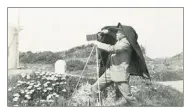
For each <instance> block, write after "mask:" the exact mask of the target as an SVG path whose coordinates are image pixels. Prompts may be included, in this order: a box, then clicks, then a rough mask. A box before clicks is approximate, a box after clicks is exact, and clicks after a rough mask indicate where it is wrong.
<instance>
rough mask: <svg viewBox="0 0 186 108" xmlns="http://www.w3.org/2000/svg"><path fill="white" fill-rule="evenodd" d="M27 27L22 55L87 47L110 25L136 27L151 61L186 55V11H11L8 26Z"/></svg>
mask: <svg viewBox="0 0 186 108" xmlns="http://www.w3.org/2000/svg"><path fill="white" fill-rule="evenodd" d="M18 16H19V19H20V20H19V25H20V26H23V30H22V31H21V32H20V34H19V51H21V52H26V51H32V52H39V51H53V52H56V51H63V50H67V49H69V48H72V47H75V46H78V45H83V44H87V43H88V42H87V41H86V35H87V34H93V33H97V32H99V31H100V29H101V28H102V27H104V26H107V25H117V23H118V22H121V23H122V24H123V25H129V26H132V27H133V28H134V29H135V30H136V32H137V34H138V37H139V38H138V42H139V44H140V45H143V46H144V47H145V48H146V55H147V56H149V57H151V58H164V57H171V56H174V55H176V54H178V53H181V52H183V9H182V8H20V9H18V8H9V9H8V24H11V25H15V26H17V25H18Z"/></svg>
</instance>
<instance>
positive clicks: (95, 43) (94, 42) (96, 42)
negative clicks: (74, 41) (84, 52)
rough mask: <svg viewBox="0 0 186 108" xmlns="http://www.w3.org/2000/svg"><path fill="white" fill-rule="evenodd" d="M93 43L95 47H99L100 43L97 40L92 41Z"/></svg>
mask: <svg viewBox="0 0 186 108" xmlns="http://www.w3.org/2000/svg"><path fill="white" fill-rule="evenodd" d="M91 43H92V44H94V45H96V46H98V44H99V42H98V41H97V40H95V41H92V42H91Z"/></svg>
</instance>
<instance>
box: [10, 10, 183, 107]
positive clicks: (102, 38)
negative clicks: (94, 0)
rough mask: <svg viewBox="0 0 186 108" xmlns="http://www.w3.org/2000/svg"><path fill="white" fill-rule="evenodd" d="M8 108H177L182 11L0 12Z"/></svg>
mask: <svg viewBox="0 0 186 108" xmlns="http://www.w3.org/2000/svg"><path fill="white" fill-rule="evenodd" d="M7 10H8V13H7V16H8V19H7V39H8V44H7V54H8V55H7V57H8V58H7V61H8V67H7V68H8V69H7V72H8V73H7V84H8V85H7V87H8V88H7V106H8V107H15V106H18V107H67V106H70V107H76V106H82V107H85V106H86V107H92V106H99V107H104V106H112V107H183V106H184V90H183V86H184V84H183V83H184V71H183V70H184V69H183V62H184V61H183V53H184V52H183V44H184V43H183V38H184V31H183V27H184V19H183V17H184V13H183V11H184V8H182V7H176V8H171V7H167V8H164V7H159V8H157V7H146V8H139V7H133V8H125V7H123V8H121V7H120V8H101V7H100V8H93V7H92V8H77V7H76V8H75V7H68V8H64V7H63V8H62V7H61V8H47V7H43V8H39V7H37V8H36V7H35V8H32V7H28V8H25V7H24V8H23V7H8V8H7Z"/></svg>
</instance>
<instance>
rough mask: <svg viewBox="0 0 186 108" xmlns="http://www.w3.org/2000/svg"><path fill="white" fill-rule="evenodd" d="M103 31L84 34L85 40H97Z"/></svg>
mask: <svg viewBox="0 0 186 108" xmlns="http://www.w3.org/2000/svg"><path fill="white" fill-rule="evenodd" d="M103 34H104V33H102V32H98V33H97V34H89V35H86V38H87V41H94V40H98V39H99V38H100V37H101V36H103Z"/></svg>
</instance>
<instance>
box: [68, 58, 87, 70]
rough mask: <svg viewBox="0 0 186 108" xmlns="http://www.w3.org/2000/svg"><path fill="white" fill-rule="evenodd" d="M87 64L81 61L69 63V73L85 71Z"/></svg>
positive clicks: (70, 61)
mask: <svg viewBox="0 0 186 108" xmlns="http://www.w3.org/2000/svg"><path fill="white" fill-rule="evenodd" d="M84 66H85V63H84V62H82V61H80V60H69V61H67V71H76V70H83V68H84Z"/></svg>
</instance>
